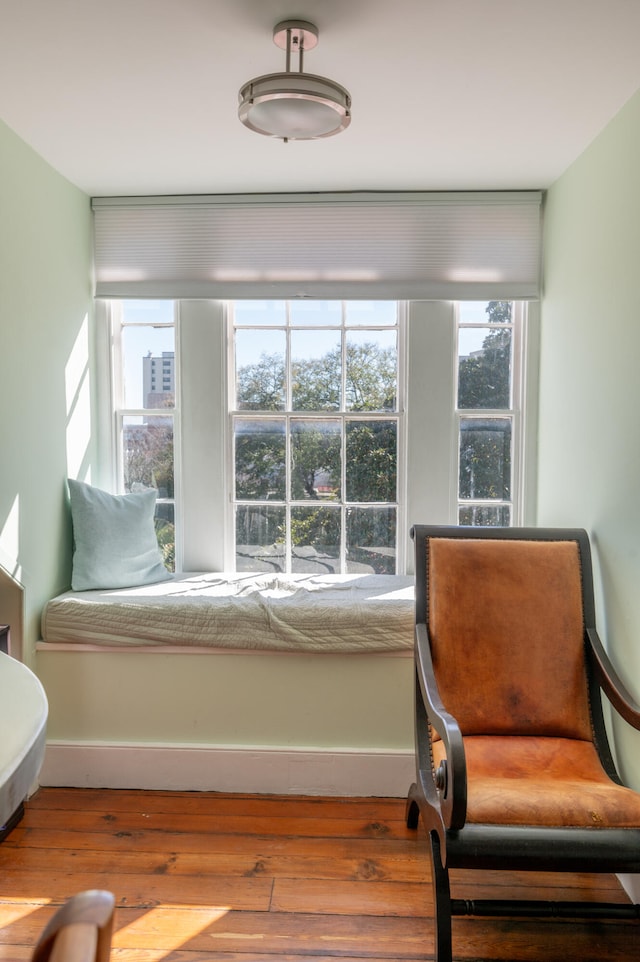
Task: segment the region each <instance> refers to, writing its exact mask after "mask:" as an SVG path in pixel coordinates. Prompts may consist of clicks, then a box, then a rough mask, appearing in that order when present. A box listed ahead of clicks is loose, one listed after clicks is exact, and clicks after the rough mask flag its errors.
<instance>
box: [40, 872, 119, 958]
mask: <svg viewBox="0 0 640 962" xmlns="http://www.w3.org/2000/svg"><path fill="white" fill-rule="evenodd" d="M114 906H115V899H114V897H113V895H112V894H111V892H105V891H102V890H100V889H90V890H88V891H86V892H78V894H77V895H74V896H72V897H71V898H70V899H69V900H68V901H67V902H65V903H64V905H62V906H61V907H60V908H59V909H58V911H57V912H56V913H55V915H54V916H53V917H52V918H51V919H50V920H49V922H48V924H47V926H46V927H45V929H44V931H43V933H42V935H41V936H40V939H39V940H38V944H37V945H36V947H35V949H34V951H33V955H32V956H31V962H108V959H109V954H110V951H111V933H112V929H113V913H114Z"/></svg>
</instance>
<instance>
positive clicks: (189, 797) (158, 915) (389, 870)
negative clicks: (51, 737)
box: [0, 788, 640, 962]
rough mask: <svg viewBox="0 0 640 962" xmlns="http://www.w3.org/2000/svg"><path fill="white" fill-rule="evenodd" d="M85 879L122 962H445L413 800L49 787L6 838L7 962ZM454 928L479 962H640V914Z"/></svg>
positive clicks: (1, 920) (493, 880)
mask: <svg viewBox="0 0 640 962" xmlns="http://www.w3.org/2000/svg"><path fill="white" fill-rule="evenodd" d="M472 878H473V881H471V879H472ZM453 882H454V884H453V894H454V896H455V897H460V898H472V897H476V898H488V897H492V896H495V897H499V896H500V894H501V893H503V894H505V895H506V896H509V895H513V894H521V895H522V896H523V897H531V898H545V899H547V898H549V899H563V898H565V899H571V900H576V901H579V900H584V899H591V900H595V901H615V900H620V901H626V900H627V898H626V895H625V893H624V891H623V890H622V888H621V887H620V885H619V884H618V882H617V880H616V879H615V878H614V877H613V876H589V875H581V876H566V875H557V876H555V875H544V876H543V875H536V876H531V875H527V874H526V873H512V874H509V875H508V876H505V875H504V873H503V874H502V875H498V874H494V873H482V874H481V875H480V873H474V874H473V876H471V875H470V873H463V872H458V873H456V875H455V877H454V879H453ZM86 888H106V889H109V890H111V891H112V892H113V893H114V894H115V896H116V904H117V909H116V921H115V935H114V941H113V950H112V960H113V962H160V960H165V962H205V960H206V962H275V960H276V959H279V960H286V962H311V960H313V962H331V960H333V962H335V960H338V959H340V960H341V962H355V960H358V962H374V960H380V959H387V960H388V959H391V960H398V962H400V960H408V962H413V960H428V959H433V924H432V914H433V905H432V898H431V883H430V872H429V862H428V855H427V848H426V842H425V839H424V832H423V829H422V828H420V830H419V831H418V832H417V833H416V832H413V831H410V830H408V829H407V828H406V827H405V824H404V800H403V799H369V798H349V799H341V798H315V797H311V798H307V797H305V798H294V797H291V796H283V797H275V796H268V795H267V796H246V795H222V794H214V793H201V792H134V791H107V790H93V789H59V788H45V789H41V790H40V791H39V792H38V794H37V795H36V796H35V797H34V798H33V799H31V801H30V802H29V803H28V806H27V812H26V815H25V817H24V819H23V821H22V822H21V823H20V825H19V826H18V827H17V828H16V829H15V830H14V831H13V832H12V833H11V835H10V836H9V837H8V838H7V840H6V841H5V842H4V843H3V844H2V845H0V959H1V960H16V962H18V960H25V959H29V957H30V953H31V947H32V946H33V944H34V942H35V941H36V939H37V937H38V935H39V933H40V932H41V930H42V929H43V927H44V925H45V924H46V922H47V920H48V919H49V917H50V916H51V914H52V913H53V911H54V910H55V908H56V907H57V906H58V905H59V904H60V903H62V902H63V901H64V900H65V899H66V898H68V897H69V896H70V895H72V894H74V893H75V892H78V891H80V890H82V889H86ZM453 930H454V956H455V959H456V960H465V962H483V960H484V962H487V960H496V962H497V960H501V962H516V960H517V962H554V960H558V962H560V960H562V962H592V960H593V962H608V960H617V962H621V960H622V962H627V960H629V962H630V960H636V959H638V958H640V923H637V922H631V923H629V922H604V921H602V922H574V921H567V920H559V919H547V920H544V921H535V920H526V921H523V920H513V919H512V920H490V919H467V918H456V919H454V921H453Z"/></svg>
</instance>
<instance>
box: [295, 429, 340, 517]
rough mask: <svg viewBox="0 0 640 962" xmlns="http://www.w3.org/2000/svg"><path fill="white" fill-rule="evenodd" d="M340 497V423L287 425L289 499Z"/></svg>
mask: <svg viewBox="0 0 640 962" xmlns="http://www.w3.org/2000/svg"><path fill="white" fill-rule="evenodd" d="M339 497H340V422H339V421H298V420H295V421H292V422H291V498H292V499H293V500H294V501H307V500H310V499H311V500H314V501H316V500H320V499H324V500H332V501H333V500H335V499H336V498H339Z"/></svg>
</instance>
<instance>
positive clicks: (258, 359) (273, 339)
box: [235, 331, 285, 411]
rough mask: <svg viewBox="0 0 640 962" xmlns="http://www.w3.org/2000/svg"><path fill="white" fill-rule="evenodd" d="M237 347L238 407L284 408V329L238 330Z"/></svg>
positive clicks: (276, 409)
mask: <svg viewBox="0 0 640 962" xmlns="http://www.w3.org/2000/svg"><path fill="white" fill-rule="evenodd" d="M235 347H236V408H237V410H238V411H282V410H284V406H285V333H284V331H236V336H235Z"/></svg>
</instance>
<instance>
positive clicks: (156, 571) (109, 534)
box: [69, 478, 173, 591]
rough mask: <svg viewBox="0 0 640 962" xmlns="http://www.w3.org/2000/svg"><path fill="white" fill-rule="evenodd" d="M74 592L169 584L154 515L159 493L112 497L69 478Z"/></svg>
mask: <svg viewBox="0 0 640 962" xmlns="http://www.w3.org/2000/svg"><path fill="white" fill-rule="evenodd" d="M69 498H70V502H71V520H72V522H73V541H74V549H73V572H72V576H71V587H72V589H73V590H74V591H88V590H89V589H91V588H133V587H134V586H135V585H148V584H153V583H154V582H156V581H167V580H168V579H170V578H171V577H173V576H172V575H171V573H170V572H169V571H167V569H166V568H165V566H164V564H163V563H162V554H161V552H160V548H159V547H158V541H157V538H156V532H155V527H154V523H153V515H154V511H155V504H156V492H155V490H153V489H150V490H149V491H140V492H136V493H135V494H108V493H107V492H106V491H101V490H100V488H94V487H93V486H92V485H90V484H85V483H84V482H83V481H73V480H72V479H71V478H70V479H69Z"/></svg>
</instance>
